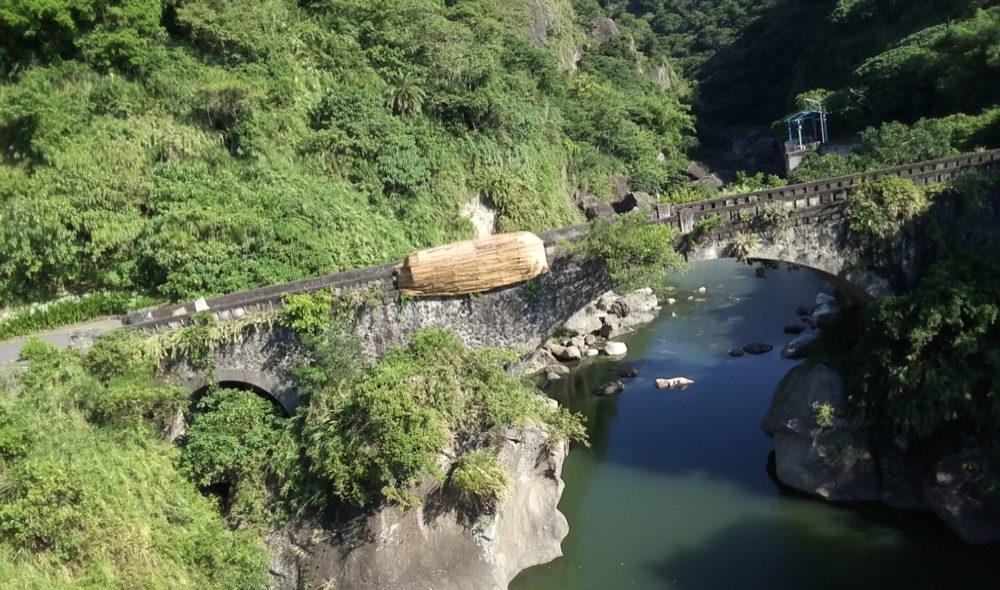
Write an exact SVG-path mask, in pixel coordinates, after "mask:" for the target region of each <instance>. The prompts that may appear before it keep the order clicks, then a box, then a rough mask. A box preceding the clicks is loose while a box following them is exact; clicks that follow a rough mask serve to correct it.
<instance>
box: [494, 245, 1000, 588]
mask: <svg viewBox="0 0 1000 590" xmlns="http://www.w3.org/2000/svg"><path fill="white" fill-rule="evenodd" d="M672 282H673V285H674V286H675V287H676V291H675V293H674V294H673V295H672V296H673V297H675V298H676V299H678V303H677V304H676V305H675V306H672V307H665V311H664V312H663V313H661V317H660V318H659V319H658V320H657V321H656V322H654V323H653V324H652V325H650V326H647V327H646V328H645V329H643V330H641V331H640V332H638V333H636V334H634V335H632V336H631V337H630V338H628V339H627V343H628V345H629V350H630V352H629V356H628V357H627V358H626V359H624V360H622V361H617V362H616V361H609V360H607V359H599V360H598V361H597V362H593V363H591V364H590V365H589V366H587V367H585V368H583V369H581V371H579V372H577V373H575V374H573V375H572V376H571V377H569V378H567V379H565V380H563V381H560V382H556V383H555V384H553V386H552V388H551V390H550V392H549V393H550V394H551V395H552V396H553V397H555V398H556V399H558V400H559V401H560V403H563V404H565V405H567V406H568V407H570V408H571V409H573V410H574V411H578V412H582V413H583V414H584V415H585V416H586V417H587V420H588V431H589V432H590V439H591V443H592V447H591V449H590V450H587V449H585V448H583V447H579V446H577V447H574V448H573V449H572V451H571V453H570V456H569V458H568V459H567V461H566V465H565V468H564V473H563V476H564V479H565V480H566V484H567V487H566V491H565V493H564V495H563V500H562V502H561V503H560V509H561V510H562V511H563V513H564V514H566V516H567V518H568V520H569V523H570V536H569V537H568V538H567V539H566V541H564V543H563V552H564V554H565V557H564V558H563V559H560V560H557V561H555V562H553V563H551V564H548V565H545V566H540V567H538V568H534V569H533V570H531V571H529V572H526V573H524V574H522V575H521V576H520V577H519V578H518V579H517V580H515V582H514V583H513V584H512V585H511V588H513V589H516V590H542V589H545V590H559V589H574V590H576V589H591V588H593V589H602V590H603V589H608V588H625V587H627V588H647V589H654V588H655V589H661V588H681V589H712V588H740V589H743V588H768V589H769V590H774V589H775V588H789V589H792V588H795V589H798V588H803V587H808V588H827V587H831V588H832V587H833V586H834V585H836V586H838V587H843V586H845V585H853V586H858V587H860V588H874V587H878V588H879V589H880V590H885V589H886V588H897V587H898V588H903V587H908V588H913V587H921V588H923V587H929V586H928V585H927V584H926V583H924V581H925V580H945V579H952V580H955V581H962V582H963V584H950V585H949V587H951V586H954V587H963V585H964V582H968V583H969V584H971V583H977V584H982V583H984V582H985V581H986V578H987V577H988V574H989V573H991V571H992V569H991V568H990V559H993V560H995V559H997V558H1000V547H995V548H992V549H986V550H981V549H973V548H969V547H966V546H964V545H962V544H961V543H959V542H957V541H955V540H954V539H952V538H951V537H950V536H949V535H948V534H947V533H946V532H945V531H944V530H943V528H942V527H941V526H940V525H939V524H938V523H937V522H936V521H935V520H933V519H932V518H930V517H916V518H913V517H907V516H901V515H899V514H898V513H892V512H889V511H885V510H881V509H878V508H875V507H871V508H865V509H861V510H854V509H843V508H836V507H833V506H830V505H826V504H823V503H821V502H818V501H814V500H811V499H806V498H803V497H801V496H799V495H797V494H793V493H789V492H787V491H783V490H781V489H780V488H779V487H778V486H777V485H776V484H775V483H774V482H773V481H772V480H771V478H770V477H769V476H768V473H767V461H768V455H769V453H770V451H771V447H772V445H771V441H770V440H769V439H768V438H766V437H765V436H764V435H763V433H762V431H761V430H760V420H761V419H762V418H763V416H764V414H765V413H766V411H767V407H768V404H769V402H770V398H771V394H772V393H773V391H774V387H775V386H776V385H777V383H778V381H779V380H780V379H781V377H783V376H784V374H785V373H786V372H787V371H788V370H789V369H790V368H791V367H792V366H793V363H791V362H789V361H785V360H782V359H780V358H779V356H778V350H780V347H781V345H782V344H783V343H784V342H785V341H787V340H788V337H787V336H785V335H784V334H783V332H782V327H783V326H784V325H786V324H789V323H792V322H796V321H798V318H797V317H796V315H795V309H796V307H798V306H799V305H802V304H808V303H811V302H812V301H813V300H814V299H815V296H816V294H817V292H819V291H821V290H826V289H828V287H826V286H825V285H824V283H823V282H822V280H821V279H820V278H818V277H816V276H815V275H813V274H811V273H809V272H805V271H802V272H788V271H787V268H786V267H782V268H778V269H769V270H768V271H767V272H766V274H765V278H758V277H757V275H756V273H755V271H754V269H753V268H750V267H747V266H745V265H738V264H736V263H733V262H724V261H719V262H714V263H709V264H704V265H700V266H697V267H695V268H694V269H693V270H692V271H690V272H688V273H686V274H684V275H680V276H677V277H673V279H672ZM702 286H704V287H706V288H707V290H708V293H707V294H706V295H697V294H695V290H696V289H698V288H699V287H702ZM689 296H690V297H692V300H690V301H689V300H688V297H689ZM698 297H704V299H705V301H702V302H698V301H695V300H694V299H696V298H698ZM671 314H675V316H676V317H672V316H671ZM751 341H763V342H768V343H770V344H773V345H774V346H775V350H774V351H772V352H771V353H769V354H766V355H763V356H759V357H751V356H745V357H742V358H731V357H730V356H729V355H728V351H729V350H730V349H731V348H733V347H739V346H742V345H743V344H746V343H747V342H751ZM624 367H636V368H638V369H639V374H640V375H639V377H638V378H637V379H634V380H625V382H626V391H625V393H623V394H622V395H621V396H620V397H617V398H610V399H607V398H596V397H593V396H592V395H591V394H590V392H591V391H592V390H593V389H594V388H595V387H597V386H598V385H601V384H603V383H605V382H606V381H608V380H609V379H612V378H617V377H616V375H617V372H618V370H619V369H620V368H624ZM676 376H684V377H689V378H691V379H694V380H695V381H696V383H695V385H694V386H692V387H690V388H688V389H687V390H683V391H660V390H658V389H656V388H655V386H654V384H653V380H654V379H655V378H657V377H676ZM915 560H916V561H920V564H919V565H918V566H912V567H911V565H910V563H911V562H912V561H915ZM931 570H934V572H933V573H932V572H931Z"/></svg>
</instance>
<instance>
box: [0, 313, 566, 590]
mask: <svg viewBox="0 0 1000 590" xmlns="http://www.w3.org/2000/svg"><path fill="white" fill-rule="evenodd" d="M295 302H296V305H295V306H292V307H293V310H292V311H291V312H289V314H288V315H287V316H285V317H283V318H280V321H282V323H284V324H286V325H292V324H294V323H301V322H305V324H304V326H306V327H311V328H315V326H314V325H313V324H312V323H310V322H311V321H312V320H315V318H316V317H317V311H316V310H317V309H321V308H323V309H325V317H326V321H325V324H326V327H325V328H324V329H322V330H320V329H311V330H310V331H306V332H303V334H302V337H303V339H304V341H305V343H306V345H307V347H308V348H309V349H310V351H311V354H310V357H309V359H308V360H305V359H304V360H303V364H302V366H301V368H300V370H299V375H300V377H301V379H302V383H303V386H302V390H301V394H302V395H303V397H304V405H303V406H301V407H300V408H299V411H298V412H297V414H296V415H295V416H294V417H288V416H287V415H285V413H284V411H283V410H282V409H281V408H280V407H279V406H278V405H277V404H276V403H275V402H274V400H271V399H269V398H266V397H263V396H261V395H259V394H258V393H255V392H254V391H249V390H237V389H222V388H214V389H209V390H207V391H205V392H204V395H203V396H201V397H200V399H198V401H197V404H196V405H195V406H194V407H192V406H191V405H190V400H189V399H188V395H187V393H186V391H184V390H183V389H182V388H180V387H177V386H174V385H168V384H166V383H165V382H164V381H162V379H161V378H160V377H159V376H158V367H159V361H161V360H162V359H163V358H165V357H168V356H170V355H173V354H178V350H180V351H183V354H185V355H192V354H193V353H195V352H197V353H198V354H201V355H204V356H205V357H206V359H207V358H210V356H211V355H210V353H211V350H212V349H213V348H214V347H217V346H219V345H221V344H222V343H224V342H226V341H229V340H230V339H231V338H232V337H233V330H237V331H240V333H242V332H244V331H246V330H250V329H255V326H257V324H253V323H244V324H237V325H236V328H229V327H226V328H221V327H220V326H221V324H220V325H217V324H212V323H204V322H203V323H196V324H194V325H192V326H189V327H186V328H183V329H180V330H177V331H175V332H171V333H169V335H160V336H153V337H151V338H146V337H143V336H140V335H138V334H135V333H132V332H128V331H120V332H116V333H113V334H111V335H109V336H108V337H105V338H102V339H101V340H100V341H98V343H97V344H96V345H95V347H94V348H93V349H92V350H91V351H90V352H88V353H87V354H86V355H83V354H81V353H79V352H71V351H59V350H56V349H55V348H53V347H51V346H49V345H47V344H43V343H41V342H40V341H38V340H32V341H30V342H29V344H28V345H27V346H26V348H25V350H24V353H23V355H24V357H25V359H26V360H28V361H29V367H28V369H27V371H26V372H25V373H24V374H23V375H21V376H19V377H18V379H17V380H16V382H14V383H11V384H7V385H4V386H3V387H2V388H0V484H2V485H0V580H2V581H0V587H3V588H39V589H42V588H46V589H47V588H96V587H99V588H109V589H117V588H120V589H126V588H128V589H134V588H168V587H171V588H177V587H180V588H195V587H204V588H220V589H222V588H225V589H244V588H245V589H251V588H262V587H263V585H264V582H265V575H266V563H267V555H266V552H265V551H264V547H263V535H264V533H265V532H266V531H267V530H268V528H269V527H270V526H271V525H273V524H275V523H280V522H282V521H283V520H284V519H285V518H287V517H288V516H289V515H290V514H292V513H295V512H303V511H304V512H308V511H313V510H317V511H323V510H325V509H327V508H329V507H331V506H336V505H338V504H349V505H355V506H361V507H372V506H377V505H379V504H381V503H383V502H386V501H391V502H396V503H399V504H402V505H404V506H411V505H413V504H414V503H417V502H419V498H418V497H417V496H416V495H415V494H414V492H413V490H412V487H413V486H414V485H415V484H417V483H419V482H420V481H423V480H425V479H427V478H435V477H436V478H437V479H438V480H439V481H441V482H442V484H444V482H445V473H443V472H442V471H441V468H440V466H439V463H438V458H439V457H440V455H441V454H442V453H443V452H445V450H446V449H451V452H455V453H456V454H458V458H457V462H456V464H455V467H454V469H453V470H451V474H450V478H449V480H448V484H447V485H448V487H449V489H453V490H455V491H456V493H457V494H458V497H460V498H461V499H463V501H464V502H465V503H466V505H467V508H468V509H469V510H471V511H473V512H476V513H482V512H484V511H489V510H491V509H493V507H494V506H495V505H496V502H497V501H499V500H501V499H502V498H503V497H505V494H506V493H507V492H508V490H509V485H510V482H509V474H507V472H506V470H504V469H503V467H502V465H500V463H499V462H498V461H497V459H496V456H495V453H496V450H497V446H498V445H499V444H501V443H502V441H503V440H505V439H504V436H505V434H506V433H508V429H509V428H511V427H513V428H525V427H528V426H529V425H535V427H539V428H542V429H544V430H546V431H547V432H548V433H549V435H550V443H551V444H553V445H555V444H558V443H559V442H560V441H563V440H566V439H577V440H582V439H583V438H584V431H583V427H582V425H581V423H580V421H579V418H578V417H577V416H574V415H571V414H569V413H568V412H567V411H566V410H564V409H561V408H558V407H553V406H550V405H549V404H548V403H547V400H546V399H545V398H544V397H543V396H541V395H539V393H538V392H537V390H536V389H535V387H534V385H532V384H531V383H530V382H526V381H521V380H520V379H518V378H515V377H511V376H510V375H508V374H507V373H506V371H505V369H504V368H505V364H507V363H510V362H513V361H515V360H516V358H515V356H513V355H512V354H509V353H506V352H502V351H497V350H480V351H472V350H468V349H466V348H465V346H464V345H463V344H462V343H461V342H460V341H459V340H458V339H457V338H456V337H455V336H453V335H451V334H449V333H446V332H440V331H435V330H425V331H421V332H417V333H416V334H414V335H413V339H412V342H411V343H410V344H409V345H408V346H406V347H403V348H400V349H397V350H394V351H392V352H390V353H389V354H388V355H387V356H386V357H384V358H383V359H381V360H380V361H378V362H377V363H375V364H374V365H372V366H365V365H364V364H363V363H362V361H361V357H360V347H359V345H358V343H357V342H356V341H354V340H353V339H351V338H350V337H349V336H348V335H347V332H346V328H345V327H344V325H343V323H342V322H338V323H334V325H332V326H331V322H330V318H331V305H333V302H332V300H331V298H330V297H329V296H328V294H325V295H324V294H319V295H310V296H302V297H298V298H296V299H295ZM260 321H263V322H265V323H267V322H271V321H275V320H274V319H273V318H269V317H264V318H262V319H258V322H260ZM201 366H202V367H203V369H202V370H204V371H206V372H207V373H208V374H209V375H211V372H212V363H211V362H210V361H208V360H206V361H205V362H204V363H203V364H202V365H201ZM181 412H185V413H186V414H187V419H188V421H189V427H188V428H187V430H186V432H185V433H184V434H183V436H182V437H181V438H180V439H179V440H178V441H177V442H176V443H175V444H171V443H170V442H167V440H165V437H166V436H167V433H170V432H174V429H175V428H176V421H177V417H178V415H179V413H181ZM175 436H176V434H175Z"/></svg>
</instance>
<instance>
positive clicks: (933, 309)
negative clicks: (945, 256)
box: [850, 253, 1000, 437]
mask: <svg viewBox="0 0 1000 590" xmlns="http://www.w3.org/2000/svg"><path fill="white" fill-rule="evenodd" d="M998 289H1000V262H998V261H997V259H996V257H995V256H992V255H990V254H989V253H982V254H978V255H967V256H962V257H959V258H955V259H950V260H947V261H944V262H940V263H938V264H935V265H934V266H932V267H931V268H930V269H929V270H928V271H927V273H926V274H925V276H924V278H923V280H922V281H921V282H920V284H919V285H918V287H917V288H916V290H914V291H913V292H912V293H910V294H908V295H903V296H895V297H885V298H883V299H879V300H878V301H875V302H873V303H871V304H870V305H869V306H868V307H867V309H866V310H865V314H864V331H863V336H862V338H861V341H860V343H859V344H858V346H856V347H855V349H854V356H853V363H852V364H851V367H850V368H851V369H853V371H852V373H853V376H852V389H851V401H852V403H853V404H854V405H855V407H857V408H858V409H859V410H860V411H861V413H862V415H863V416H864V417H865V419H866V420H868V421H869V423H871V424H872V425H874V426H876V427H878V428H882V429H886V430H890V431H892V432H895V433H900V434H905V435H908V436H914V437H929V436H932V435H935V434H939V433H946V432H970V433H978V434H982V435H985V436H994V435H995V434H996V424H997V420H998V419H1000V396H998V395H997V390H996V388H997V379H996V376H997V375H998V374H1000V357H998V356H997V354H996V351H997V350H998V349H1000V348H998V347H1000V306H998V304H997V298H996V293H997V292H998Z"/></svg>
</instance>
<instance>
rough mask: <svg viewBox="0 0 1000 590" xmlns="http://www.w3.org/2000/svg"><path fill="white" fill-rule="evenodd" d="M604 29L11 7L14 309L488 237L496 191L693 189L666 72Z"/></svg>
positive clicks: (363, 0)
mask: <svg viewBox="0 0 1000 590" xmlns="http://www.w3.org/2000/svg"><path fill="white" fill-rule="evenodd" d="M592 25H593V20H592V19H590V18H584V17H583V16H580V15H578V14H577V13H576V12H574V9H573V6H572V5H571V4H570V3H569V1H568V0H516V1H514V2H499V1H495V0H469V1H463V2H440V1H435V0H405V1H403V2H399V1H389V0H378V1H369V0H313V1H308V2H295V1H292V0H265V1H260V2H258V1H250V0H164V1H163V2H161V1H160V0H126V1H124V2H109V1H106V0H14V1H13V2H7V3H4V4H3V5H2V6H0V33H2V34H0V39H2V41H0V80H2V81H3V82H2V84H0V219H3V227H2V229H0V249H2V250H3V252H4V254H5V255H4V256H3V258H2V259H0V307H2V306H4V305H12V304H19V303H24V302H30V301H39V300H47V299H51V298H53V297H56V296H60V295H64V294H67V293H71V294H77V293H87V292H99V291H106V292H116V293H142V294H148V295H153V296H155V297H158V298H163V299H170V300H177V299H185V298H190V297H195V296H203V295H210V294H216V293H223V292H231V291H235V290H239V289H246V288H249V287H253V286H258V285H262V284H270V283H275V282H281V281H288V280H291V279H296V278H301V277H304V276H309V275H315V274H319V273H329V272H335V271H338V270H343V269H347V268H352V267H357V266H361V265H368V264H374V263H381V262H386V261H389V260H393V259H398V258H399V257H401V256H402V255H404V254H405V253H406V252H408V251H410V250H413V249H415V248H419V247H424V246H428V245H432V244H438V243H442V242H446V241H449V240H454V239H458V238H464V237H469V236H470V235H472V234H473V226H472V224H471V223H470V222H469V221H468V220H467V219H466V218H465V217H463V216H462V215H460V212H461V211H462V208H463V207H464V206H467V205H469V204H470V203H472V202H476V201H477V199H479V198H480V197H482V198H483V199H484V200H485V201H486V202H487V203H488V204H490V205H492V206H493V207H495V208H496V210H497V211H498V215H499V218H498V222H497V225H498V228H499V229H500V230H516V229H527V230H543V229H547V228H552V227H558V226H562V225H566V224H569V223H572V222H576V221H578V220H579V219H580V217H579V213H578V212H577V210H576V208H575V207H574V206H573V205H572V203H571V197H572V196H573V195H574V194H576V193H578V192H587V193H591V194H595V195H598V196H605V197H606V196H609V195H610V191H611V186H612V178H613V177H614V178H621V179H624V180H626V181H627V182H628V183H629V184H630V185H631V186H632V187H633V188H635V189H641V190H647V191H651V192H656V191H660V190H664V189H667V188H669V187H671V186H675V185H677V184H678V183H679V182H682V177H681V174H680V172H681V171H682V170H683V169H684V167H685V166H686V159H685V151H686V148H687V147H689V146H690V145H691V144H692V139H691V137H690V134H691V131H690V129H691V127H692V123H691V118H690V116H689V115H688V114H687V109H686V107H684V106H682V105H681V104H680V100H679V98H678V95H677V91H676V90H677V88H674V89H673V90H665V89H664V88H663V86H667V85H668V84H663V79H662V78H663V77H662V76H661V75H659V73H660V72H663V71H666V66H665V65H664V64H662V63H657V62H654V61H653V60H652V59H651V58H650V57H648V56H647V55H645V54H643V53H642V52H641V51H639V50H636V49H635V48H633V47H631V46H630V43H629V40H628V39H627V38H626V37H625V36H615V35H614V34H609V35H605V36H601V37H600V38H597V37H595V36H592V35H591V28H592ZM612 33H613V32H612ZM577 62H579V63H577ZM659 66H664V67H663V68H661V67H659ZM668 75H669V74H668ZM668 81H669V78H668ZM677 87H678V88H679V87H680V84H679V83H678V84H677ZM661 153H662V154H663V156H665V157H660V158H658V156H659V155H660V154H661ZM619 182H620V180H619Z"/></svg>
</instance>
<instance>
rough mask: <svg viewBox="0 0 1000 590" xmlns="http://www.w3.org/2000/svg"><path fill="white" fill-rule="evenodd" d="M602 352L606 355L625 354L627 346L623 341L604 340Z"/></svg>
mask: <svg viewBox="0 0 1000 590" xmlns="http://www.w3.org/2000/svg"><path fill="white" fill-rule="evenodd" d="M604 352H605V353H607V355H608V356H625V354H627V353H628V347H627V346H625V343H624V342H606V343H605V344H604Z"/></svg>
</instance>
